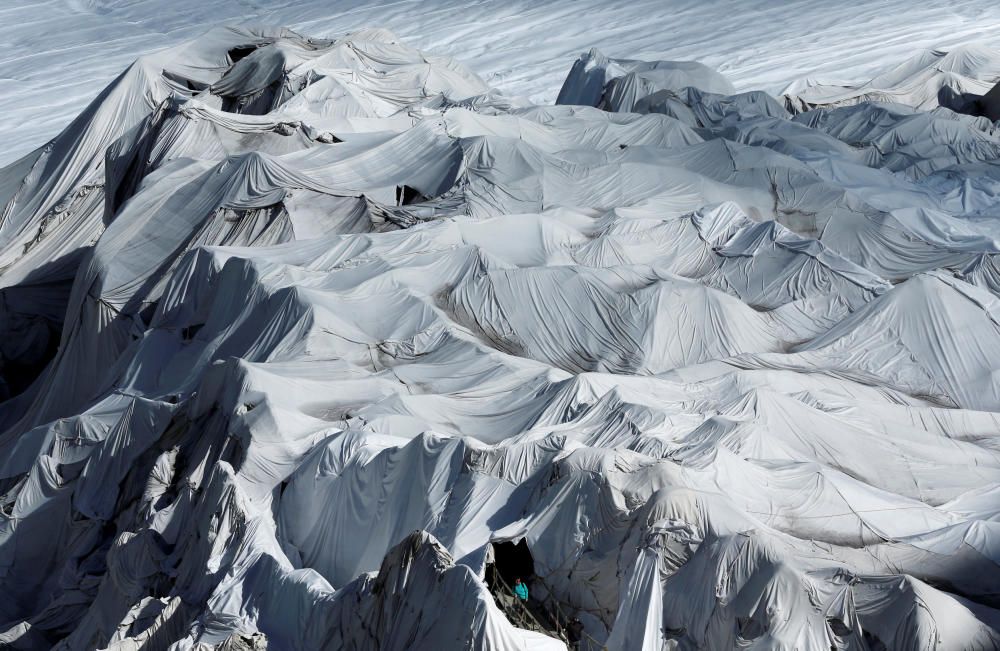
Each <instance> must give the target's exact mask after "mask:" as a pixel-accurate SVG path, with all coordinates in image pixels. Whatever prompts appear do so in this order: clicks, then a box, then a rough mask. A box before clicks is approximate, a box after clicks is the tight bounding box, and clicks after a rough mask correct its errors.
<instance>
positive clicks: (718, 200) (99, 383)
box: [0, 28, 1000, 651]
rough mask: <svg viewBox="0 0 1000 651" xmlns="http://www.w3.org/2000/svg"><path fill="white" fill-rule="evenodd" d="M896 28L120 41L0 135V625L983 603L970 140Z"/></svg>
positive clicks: (702, 619)
mask: <svg viewBox="0 0 1000 651" xmlns="http://www.w3.org/2000/svg"><path fill="white" fill-rule="evenodd" d="M976 52H979V51H978V50H976ZM983 52H985V51H983ZM972 53H973V50H971V49H967V50H964V51H963V53H962V54H961V56H959V55H958V54H956V55H955V56H954V57H952V58H951V59H947V58H945V59H943V60H944V61H946V62H947V61H958V62H959V63H961V62H963V61H964V62H965V63H963V64H962V65H965V64H966V63H967V64H968V65H969V66H972V68H969V70H973V71H980V72H982V73H983V75H986V74H987V73H989V74H992V73H990V71H992V70H996V69H997V67H996V60H994V59H991V58H989V56H987V54H988V53H987V54H982V53H981V54H982V57H986V58H985V59H983V60H979V59H976V58H975V57H972ZM935 56H937V55H935ZM977 56H978V55H977ZM963 57H964V58H963ZM939 59H941V57H937V58H935V59H934V61H938V60H939ZM987 59H988V60H987ZM928 61H930V60H928ZM938 63H940V61H938ZM973 64H975V65H973ZM907 65H908V66H909V67H907V66H904V67H903V68H900V69H897V70H895V71H890V72H889V73H886V74H885V75H881V76H880V77H879V78H878V79H880V80H881V81H882V82H884V83H883V84H881V85H882V86H883V87H885V88H888V89H889V90H891V91H893V92H891V93H889V94H890V95H892V101H893V102H895V103H893V104H887V103H884V102H883V101H882V100H885V99H887V97H879V100H880V101H879V102H870V101H867V100H866V99H865V98H863V97H861V96H859V95H852V96H851V97H850V98H847V99H843V101H840V100H838V101H836V102H834V101H831V102H826V103H825V104H829V105H830V106H827V105H824V106H823V107H820V108H816V109H815V110H811V111H808V112H804V113H798V114H797V115H795V116H794V117H792V114H791V113H790V112H788V111H787V110H786V109H785V108H784V107H783V106H782V104H781V103H780V102H779V101H778V100H777V99H776V98H774V97H771V96H769V95H767V94H766V93H763V92H760V91H747V92H742V93H736V92H735V88H734V87H733V86H732V84H731V83H730V82H729V81H728V80H727V79H726V78H725V77H723V76H722V75H721V74H720V73H718V72H716V71H714V70H712V69H711V68H709V67H707V66H703V65H701V64H695V63H693V62H689V61H681V62H676V61H675V62H662V61H661V62H642V61H638V60H631V59H608V58H607V57H604V56H603V55H601V54H600V53H598V52H595V51H592V52H591V53H589V54H587V55H584V56H583V57H582V58H581V59H580V60H579V61H578V62H577V63H576V64H573V65H572V68H571V69H570V72H569V75H568V77H567V80H566V83H565V84H564V86H563V92H562V93H561V103H560V104H557V105H551V106H545V105H537V106H535V105H530V104H528V103H527V102H525V101H522V100H513V99H510V98H506V97H504V96H502V95H500V94H499V93H497V92H496V91H494V90H492V89H491V88H489V86H488V85H487V84H486V83H485V82H484V81H482V80H481V79H479V78H478V77H477V76H476V75H474V74H473V73H472V72H470V71H469V70H468V69H467V68H465V67H464V66H462V65H461V64H459V63H457V62H455V61H453V60H451V59H449V58H445V57H439V56H435V55H432V54H425V53H422V52H419V51H417V50H414V49H412V48H410V47H408V46H406V45H404V44H402V43H400V42H399V40H398V39H396V38H395V37H394V36H393V35H392V34H391V33H388V32H387V31H385V30H365V31H362V32H357V33H355V34H352V35H349V36H345V37H342V38H336V39H311V38H306V37H304V36H301V35H298V34H296V33H294V32H291V31H289V30H285V29H269V28H268V29H265V28H259V29H242V28H240V29H237V28H228V29H219V30H213V31H211V32H209V33H208V34H206V35H205V36H204V37H203V38H201V39H199V40H197V41H194V42H192V43H190V44H188V45H185V46H180V47H176V48H173V49H170V50H166V51H164V52H162V53H160V54H157V55H153V56H151V57H147V58H143V59H140V60H139V61H138V62H136V63H135V64H134V65H133V66H131V67H130V68H129V69H128V70H127V71H126V72H125V73H123V75H122V76H121V77H120V78H119V79H118V80H116V81H115V82H114V83H113V84H112V85H111V86H109V88H108V89H106V90H105V91H104V92H103V93H102V94H101V95H100V96H99V97H98V98H97V99H96V100H95V101H94V102H93V104H92V105H91V106H90V107H89V108H88V109H87V110H86V111H85V112H84V113H83V114H81V116H80V117H79V118H78V119H77V121H76V122H74V123H73V124H71V125H70V126H69V127H68V128H67V129H66V131H65V132H64V133H63V134H62V135H60V136H59V137H58V138H57V139H55V140H54V141H53V142H52V143H51V144H50V145H49V146H47V147H45V148H43V149H42V150H39V151H38V152H35V153H34V154H32V155H30V156H27V157H25V158H23V159H22V160H20V161H18V162H16V163H14V164H12V165H10V166H8V167H6V168H4V169H3V170H0V201H2V202H3V203H2V212H0V216H2V221H0V243H2V247H0V261H2V265H0V291H2V292H3V298H4V300H3V302H0V341H2V344H0V352H2V355H3V358H2V359H3V364H4V366H3V374H4V375H3V377H4V380H5V382H6V383H7V385H8V391H9V393H10V394H11V397H10V398H9V399H7V400H5V401H4V402H2V403H0V594H2V595H3V598H2V599H0V645H6V646H8V647H10V648H13V649H37V648H58V649H65V650H75V649H80V650H84V649H115V650H116V651H133V650H138V649H146V648H162V649H172V650H175V651H181V650H186V649H208V648H219V649H256V648H265V647H266V648H271V647H273V648H281V649H330V650H333V649H342V648H351V649H371V650H374V649H400V650H402V649H466V648H485V649H505V650H506V649H538V650H539V651H544V650H547V649H552V650H556V649H563V648H566V643H567V642H569V637H570V635H569V632H570V625H571V623H572V622H573V620H578V622H579V625H580V627H582V632H581V636H582V639H583V644H585V645H590V646H589V648H601V647H605V648H608V649H613V650H615V651H619V650H621V651H626V650H632V649H644V650H646V649H648V650H650V651H653V650H660V649H730V648H732V649H737V648H738V649H781V650H787V651H792V650H798V651H802V650H808V651H813V650H815V651H828V650H829V649H831V648H837V649H851V650H859V651H860V650H863V649H881V648H885V649H897V648H898V649H941V650H945V649H948V650H950V649H963V650H964V649H983V650H987V649H994V648H997V647H998V646H1000V633H998V632H997V628H996V627H997V626H998V622H1000V611H998V609H1000V593H998V590H997V586H998V585H1000V567H998V563H1000V504H998V501H997V497H998V495H1000V439H998V432H1000V413H998V412H1000V302H998V301H1000V298H998V291H1000V262H998V260H1000V258H998V257H997V256H998V255H1000V230H998V227H997V221H996V210H997V206H998V205H1000V202H998V198H1000V166H998V164H997V161H998V158H1000V141H998V140H997V129H996V125H994V124H993V123H990V122H989V121H988V120H987V119H986V118H983V117H974V116H968V115H962V114H959V113H956V112H954V111H951V110H948V109H942V108H936V109H934V110H932V111H925V110H924V109H925V108H927V102H926V101H924V99H926V98H924V99H921V97H918V96H915V95H913V93H914V91H913V90H912V88H910V86H909V83H910V82H908V81H907V80H908V79H909V78H910V76H912V74H916V73H915V72H913V71H914V70H916V68H914V67H913V65H912V64H907ZM928 65H930V63H928ZM955 66H958V67H956V68H955V71H957V72H960V71H962V70H966V68H962V67H961V66H959V65H958V63H955ZM901 71H902V72H901ZM906 71H910V72H909V73H907V74H903V72H906ZM977 74H978V73H977ZM932 77H933V76H932ZM934 79H936V77H933V79H932V81H933V80H934ZM994 81H995V80H994ZM928 83H931V82H928ZM934 83H936V81H935V82H934ZM889 87H891V88H889ZM889 90H887V91H886V92H887V93H888V92H889ZM814 92H818V91H814ZM848 100H850V101H848ZM917 100H920V101H917ZM905 102H911V104H910V105H905ZM817 103H819V102H817ZM833 104H840V105H839V106H832V105H833ZM848 104H849V105H848ZM792 108H797V107H795V106H793V107H792ZM500 543H515V544H518V549H521V550H524V549H525V548H526V550H527V552H526V554H525V555H526V557H527V558H528V559H529V560H528V561H526V563H527V564H528V565H530V568H529V567H527V566H524V567H522V568H521V569H520V570H519V571H521V572H522V573H523V574H524V576H522V577H519V578H522V579H523V580H524V582H525V583H526V584H527V586H528V588H529V593H530V598H529V600H528V603H527V605H523V606H521V607H520V609H518V607H516V606H515V605H514V604H515V603H516V602H514V601H513V599H511V598H510V595H508V594H505V593H504V588H503V586H502V585H499V584H498V583H496V582H495V581H493V582H491V581H488V580H487V577H490V576H496V575H497V572H496V568H497V567H499V566H500V565H502V564H503V563H504V560H503V559H502V558H501V557H500V555H499V554H498V553H496V552H495V550H496V549H498V548H499V547H500ZM491 565H492V566H494V567H493V568H492V569H491V568H490V567H489V566H491ZM514 623H517V626H515V625H514ZM573 625H574V626H575V624H573ZM529 628H530V629H531V630H528V629H529ZM573 630H576V629H573ZM583 648H588V646H583Z"/></svg>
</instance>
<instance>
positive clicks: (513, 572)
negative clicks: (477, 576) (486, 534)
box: [486, 540, 535, 592]
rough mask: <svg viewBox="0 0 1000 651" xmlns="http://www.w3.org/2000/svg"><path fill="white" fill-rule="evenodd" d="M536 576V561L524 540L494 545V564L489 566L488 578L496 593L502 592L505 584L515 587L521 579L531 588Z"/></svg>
mask: <svg viewBox="0 0 1000 651" xmlns="http://www.w3.org/2000/svg"><path fill="white" fill-rule="evenodd" d="M534 575H535V560H534V559H533V558H532V557H531V551H530V550H529V549H528V545H527V544H526V543H525V542H524V541H523V540H521V541H519V542H517V543H512V542H509V541H508V542H495V543H493V562H492V563H491V564H488V565H487V572H486V578H487V581H488V582H489V585H490V588H491V589H492V590H493V591H494V592H497V591H499V590H502V589H503V587H504V584H506V585H507V586H513V585H514V582H515V581H516V580H517V579H519V578H520V579H521V580H522V581H524V582H525V583H527V584H528V585H529V586H530V585H531V578H532V577H533V576H534ZM498 579H499V580H498Z"/></svg>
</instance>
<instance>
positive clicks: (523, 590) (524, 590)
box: [514, 583, 528, 601]
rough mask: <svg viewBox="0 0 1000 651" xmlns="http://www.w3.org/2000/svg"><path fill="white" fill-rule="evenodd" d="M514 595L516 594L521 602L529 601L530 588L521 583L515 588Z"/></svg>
mask: <svg viewBox="0 0 1000 651" xmlns="http://www.w3.org/2000/svg"><path fill="white" fill-rule="evenodd" d="M514 594H516V595H517V598H518V599H520V600H521V601H527V600H528V586H526V585H525V584H523V583H519V584H517V585H515V586H514Z"/></svg>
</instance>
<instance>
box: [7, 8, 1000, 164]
mask: <svg viewBox="0 0 1000 651" xmlns="http://www.w3.org/2000/svg"><path fill="white" fill-rule="evenodd" d="M998 22H1000V7H997V6H996V4H995V3H993V2H989V0H949V1H948V2H921V3H914V2H912V1H911V0H884V1H883V2H880V3H878V4H872V3H871V2H867V1H865V0H844V1H841V2H829V1H822V2H817V1H816V0H788V1H785V2H771V1H770V0H750V1H744V2H740V3H739V7H738V10H736V9H735V8H734V6H733V3H731V2H727V1H722V0H711V1H708V2H706V1H705V0H670V2H664V0H632V1H630V2H605V1H602V0H477V1H476V2H469V0H433V2H426V1H421V0H402V1H395V2H375V1H373V0H338V1H337V2H336V6H331V3H330V2H329V0H211V2H206V1H205V0H170V1H169V2H167V1H165V0H128V1H127V2H123V1H120V0H4V2H3V3H0V115H2V116H3V119H2V120H0V143H2V145H0V165H5V164H9V163H10V162H12V161H14V160H16V159H18V158H20V157H21V156H23V155H24V154H27V153H28V152H29V151H31V150H33V149H35V148H36V147H38V146H40V145H41V144H42V143H44V142H45V141H46V140H48V139H49V138H52V137H54V136H55V135H56V134H57V133H59V131H61V130H62V128H63V127H64V126H65V125H66V124H68V123H69V122H70V120H72V119H73V118H74V117H75V116H76V115H77V114H78V113H79V112H80V111H81V110H82V109H83V108H84V106H86V105H87V103H88V102H90V101H91V99H93V98H94V97H95V96H96V95H97V93H98V91H99V90H100V89H101V88H103V87H104V86H105V85H106V84H107V83H109V82H110V81H111V80H112V79H114V78H115V77H116V76H117V75H118V74H119V73H120V72H121V71H122V70H123V69H124V68H125V67H126V66H128V65H129V64H130V63H131V62H132V61H133V60H134V59H135V58H136V57H137V56H139V55H142V54H148V53H151V52H153V51H155V50H159V49H162V48H164V47H167V46H171V45H177V44H179V43H182V42H184V41H186V40H189V39H192V38H195V37H197V36H198V35H200V34H201V33H203V32H204V31H205V30H206V29H207V28H208V27H209V26H212V25H220V24H224V23H226V24H229V23H239V24H244V25H253V24H268V25H287V26H289V27H291V28H293V29H297V30H299V31H301V32H302V33H305V34H309V35H313V36H324V37H336V36H338V35H341V34H344V33H346V32H350V31H356V30H358V29H362V28H367V27H372V26H379V27H386V28H388V29H391V30H392V31H393V32H394V33H396V34H398V35H399V36H400V37H401V38H403V40H405V41H406V42H407V43H409V44H410V45H413V46H415V47H418V48H421V49H423V50H427V51H433V52H435V53H438V54H443V55H449V56H452V57H455V58H458V59H460V60H461V61H463V62H465V63H466V64H468V65H469V66H470V67H471V68H472V69H473V70H474V71H475V72H476V73H477V74H479V75H480V76H482V77H483V78H484V79H485V80H487V81H488V82H489V83H490V85H491V86H493V87H496V88H500V89H501V90H503V91H504V92H505V93H507V94H508V95H521V96H526V97H530V98H532V99H533V100H534V101H536V102H540V103H552V102H553V101H554V100H555V98H556V94H557V93H558V91H559V85H560V84H561V83H562V81H563V78H564V77H565V76H566V72H567V67H568V66H569V64H570V62H571V61H572V60H573V59H575V58H576V57H577V56H578V55H579V54H580V53H581V52H585V51H586V50H588V49H589V48H591V47H597V48H599V49H600V50H601V51H603V52H604V53H605V54H607V55H608V56H613V57H623V58H632V59H635V58H637V59H643V60H648V61H655V60H697V61H700V62H702V63H705V64H708V65H709V66H712V67H714V68H716V69H718V70H719V71H721V72H723V73H724V74H726V75H727V76H728V77H729V78H730V80H731V81H732V83H733V84H735V85H736V86H737V88H739V89H741V90H749V89H761V90H766V91H769V92H771V93H775V94H777V93H780V92H782V91H783V90H784V89H785V87H786V86H787V85H788V84H789V83H791V82H793V81H795V80H798V79H802V78H806V77H808V78H810V79H812V80H813V81H812V83H821V84H829V83H837V84H860V83H864V82H865V81H867V80H868V79H871V78H872V77H873V76H875V75H876V74H878V73H879V72H882V71H883V70H884V69H885V68H886V66H889V65H892V64H895V63H901V62H903V61H904V60H906V59H908V58H910V57H913V56H914V55H916V54H917V52H918V51H919V50H922V49H923V50H930V49H934V48H939V49H944V50H950V49H953V48H955V47H958V46H961V45H965V44H970V43H979V44H981V45H983V46H987V47H994V48H997V47H1000V35H998V33H997V30H996V25H997V23H998ZM718 34H724V35H725V37H724V38H720V37H719V36H718Z"/></svg>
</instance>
